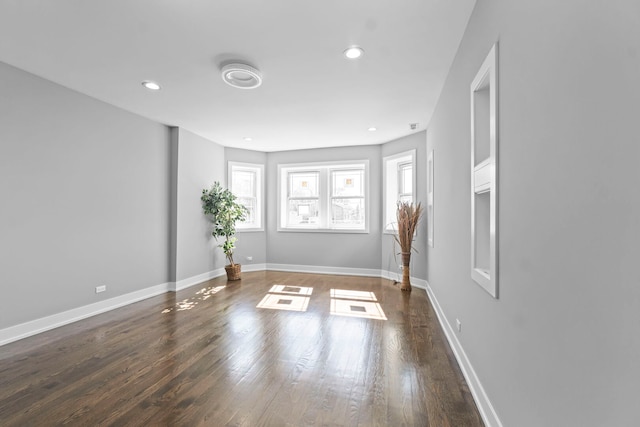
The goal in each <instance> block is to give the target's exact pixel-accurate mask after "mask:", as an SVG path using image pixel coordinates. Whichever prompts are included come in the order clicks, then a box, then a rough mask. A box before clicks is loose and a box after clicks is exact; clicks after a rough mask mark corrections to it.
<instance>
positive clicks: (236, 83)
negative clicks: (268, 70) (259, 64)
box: [222, 63, 262, 89]
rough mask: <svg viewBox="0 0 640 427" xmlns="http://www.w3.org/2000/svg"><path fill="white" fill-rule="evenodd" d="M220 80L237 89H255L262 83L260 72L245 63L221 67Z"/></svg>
mask: <svg viewBox="0 0 640 427" xmlns="http://www.w3.org/2000/svg"><path fill="white" fill-rule="evenodd" d="M222 80H224V82H225V83H226V84H228V85H230V86H233V87H237V88H238V89H255V88H257V87H258V86H260V85H261V84H262V73H261V72H260V70H258V69H256V68H253V67H251V66H249V65H246V64H240V63H234V64H228V65H225V66H224V67H222Z"/></svg>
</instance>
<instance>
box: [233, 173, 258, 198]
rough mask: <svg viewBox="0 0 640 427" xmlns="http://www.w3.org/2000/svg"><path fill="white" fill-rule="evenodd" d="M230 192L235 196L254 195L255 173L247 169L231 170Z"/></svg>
mask: <svg viewBox="0 0 640 427" xmlns="http://www.w3.org/2000/svg"><path fill="white" fill-rule="evenodd" d="M231 181H232V182H231V192H232V193H233V194H235V195H236V197H255V195H256V173H255V172H253V171H247V170H237V169H236V170H234V171H233V172H232V180H231Z"/></svg>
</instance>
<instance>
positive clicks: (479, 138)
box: [470, 43, 498, 298]
mask: <svg viewBox="0 0 640 427" xmlns="http://www.w3.org/2000/svg"><path fill="white" fill-rule="evenodd" d="M497 60H498V44H497V43H496V44H494V45H493V47H492V48H491V51H490V52H489V54H488V55H487V57H486V59H485V60H484V62H483V63H482V65H481V66H480V69H479V70H478V73H477V74H476V76H475V78H474V79H473V81H472V82H471V87H470V99H471V277H472V278H473V280H474V281H475V282H476V283H478V284H479V285H480V286H482V288H483V289H485V290H486V291H487V292H489V294H491V295H492V296H493V297H494V298H498V248H497V232H498V230H497V219H498V215H497V210H496V208H497V200H498V186H497V180H498V176H497V160H498V144H497V143H498V133H497V123H498V115H497V112H498V105H497V102H498V98H497V89H498V87H497V80H498V63H497Z"/></svg>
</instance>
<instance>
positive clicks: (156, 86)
mask: <svg viewBox="0 0 640 427" xmlns="http://www.w3.org/2000/svg"><path fill="white" fill-rule="evenodd" d="M142 86H144V87H146V88H147V89H149V90H160V89H161V88H160V85H159V84H158V83H156V82H152V81H151V80H145V81H143V82H142Z"/></svg>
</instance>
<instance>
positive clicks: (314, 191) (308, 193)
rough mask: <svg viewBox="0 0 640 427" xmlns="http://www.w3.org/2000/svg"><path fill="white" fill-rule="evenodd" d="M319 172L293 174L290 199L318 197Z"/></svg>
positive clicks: (290, 182) (290, 184)
mask: <svg viewBox="0 0 640 427" xmlns="http://www.w3.org/2000/svg"><path fill="white" fill-rule="evenodd" d="M318 175H319V174H318V172H291V173H290V174H289V197H318Z"/></svg>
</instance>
